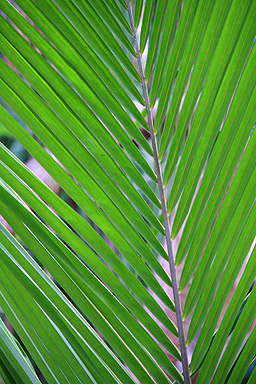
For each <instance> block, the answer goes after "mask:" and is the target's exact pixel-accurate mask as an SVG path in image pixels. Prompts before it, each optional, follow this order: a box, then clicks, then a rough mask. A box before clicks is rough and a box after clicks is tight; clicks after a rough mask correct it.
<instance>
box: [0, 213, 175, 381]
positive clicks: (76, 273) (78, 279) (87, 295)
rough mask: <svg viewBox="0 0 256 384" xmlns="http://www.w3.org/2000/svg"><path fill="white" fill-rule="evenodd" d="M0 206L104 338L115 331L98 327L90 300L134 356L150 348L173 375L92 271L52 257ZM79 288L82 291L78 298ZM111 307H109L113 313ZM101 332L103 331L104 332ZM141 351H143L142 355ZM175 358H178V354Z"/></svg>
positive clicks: (158, 350)
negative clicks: (137, 350) (69, 264)
mask: <svg viewBox="0 0 256 384" xmlns="http://www.w3.org/2000/svg"><path fill="white" fill-rule="evenodd" d="M1 209H2V212H3V213H4V214H5V212H7V214H6V215H5V216H6V217H7V216H8V220H9V222H10V225H11V226H12V228H13V229H14V230H15V232H17V233H18V234H19V236H20V237H21V238H22V240H23V241H24V242H25V243H26V244H27V245H28V246H29V248H30V249H31V251H32V252H33V253H34V254H36V255H37V257H38V258H39V260H42V263H43V264H44V266H45V267H46V269H47V270H48V271H49V272H50V273H51V274H52V275H53V276H54V277H55V278H56V279H57V281H61V284H62V287H63V288H64V289H65V291H66V292H67V293H68V295H69V296H70V297H71V299H74V300H75V299H77V298H79V306H80V308H81V310H82V311H83V312H84V313H86V315H87V316H88V317H89V319H90V320H91V321H93V324H95V326H96V325H97V326H98V327H99V328H97V329H98V330H99V331H100V332H101V334H102V335H103V336H105V338H106V340H108V339H109V338H110V340H109V344H110V345H112V344H113V343H114V342H115V336H114V335H115V334H114V335H112V333H111V330H110V329H109V327H107V330H106V331H105V327H104V329H103V328H102V319H101V317H100V318H96V319H95V316H93V314H92V308H91V307H92V306H91V304H93V308H95V309H96V311H97V312H99V313H100V314H102V315H103V318H104V319H107V320H108V324H111V326H112V327H113V328H114V330H115V331H116V332H117V333H118V335H119V336H121V337H122V339H123V340H124V342H125V344H126V345H128V346H129V348H130V349H131V350H135V351H136V349H138V348H139V352H138V353H137V354H136V356H140V360H141V362H142V363H143V364H144V362H145V359H146V361H148V354H149V352H152V355H153V356H154V357H155V358H157V361H158V362H159V363H161V365H162V367H163V368H164V369H165V370H166V372H168V373H169V374H170V375H172V376H173V377H175V376H177V374H176V373H175V372H176V370H175V368H174V367H173V366H172V364H171V365H170V361H169V360H168V358H167V357H166V355H165V353H164V352H163V351H162V349H161V348H160V347H159V346H158V345H157V344H156V342H155V341H154V340H153V339H152V338H151V336H149V335H148V334H147V333H146V332H145V330H144V328H142V327H141V326H140V325H139V324H138V323H137V322H136V320H135V319H134V317H133V316H131V314H130V313H129V312H127V310H126V309H125V308H124V306H122V305H121V304H120V303H119V301H117V300H116V298H115V297H114V296H113V295H112V294H111V293H110V292H109V290H107V289H106V288H105V286H103V285H102V284H101V283H100V282H99V281H98V280H96V279H95V277H94V275H92V274H91V273H90V272H89V271H88V272H89V274H88V273H85V272H86V271H87V269H83V271H81V267H80V268H79V269H77V270H76V269H74V267H72V269H70V267H69V266H68V265H67V264H66V263H65V262H64V263H63V261H62V260H61V259H59V258H58V257H57V256H56V255H55V257H56V260H55V259H54V257H53V255H52V254H50V253H49V252H48V251H47V250H46V248H45V247H43V246H42V244H41V243H40V242H38V240H37V239H36V238H35V237H34V236H33V235H32V234H31V232H30V231H29V230H28V229H27V228H26V227H25V226H23V224H22V223H21V222H19V221H18V220H17V218H16V216H15V215H14V214H13V213H12V212H10V210H9V209H8V208H7V207H5V206H2V207H1ZM70 261H71V259H70V258H69V259H68V262H70ZM63 271H65V272H63ZM81 272H82V273H81ZM67 276H70V278H69V281H70V283H71V286H70V283H68V281H67ZM92 279H94V284H92ZM66 284H68V285H66ZM77 287H79V289H77ZM90 287H91V288H92V289H93V291H94V292H96V294H95V293H94V292H93V291H92V290H91V288H90ZM76 292H78V294H79V296H78V297H77V294H76ZM81 292H82V293H83V295H84V296H83V297H82V299H81ZM87 300H88V301H89V303H90V304H89V308H88V305H86V302H87ZM111 311H113V313H112V312H111ZM118 318H120V321H119V319H118ZM97 319H98V320H97ZM99 321H100V322H99ZM123 325H124V326H123ZM127 330H128V331H127ZM105 332H107V334H106V335H105ZM131 332H132V333H133V336H131ZM112 336H113V337H112ZM134 337H135V338H137V340H139V342H140V343H141V346H140V345H139V344H138V346H137V343H135V342H134V340H135V339H134ZM114 345H115V343H114ZM115 346H116V345H115ZM140 347H142V348H143V349H142V350H141V349H140ZM117 351H119V353H120V348H118V349H117ZM144 353H146V356H145V357H144ZM174 355H175V356H176V353H174ZM128 357H129V356H127V352H126V353H125V358H124V359H123V360H124V361H126V363H127V364H128V362H127V358H128ZM151 359H152V357H151V356H150V355H149V360H150V368H149V369H148V370H149V372H150V371H151V370H154V364H152V360H151ZM178 359H180V358H179V355H178ZM154 361H155V360H153V362H154ZM128 365H129V364H128ZM152 374H153V373H152ZM155 375H156V376H157V377H158V375H159V373H158V372H157V373H154V375H153V376H155ZM162 379H163V378H162Z"/></svg>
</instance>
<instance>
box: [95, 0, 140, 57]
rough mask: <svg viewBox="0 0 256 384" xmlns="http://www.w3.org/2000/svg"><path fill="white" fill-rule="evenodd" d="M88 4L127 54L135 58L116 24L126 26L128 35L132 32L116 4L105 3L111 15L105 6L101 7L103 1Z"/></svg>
mask: <svg viewBox="0 0 256 384" xmlns="http://www.w3.org/2000/svg"><path fill="white" fill-rule="evenodd" d="M89 3H90V4H91V6H92V7H93V8H94V10H95V12H97V13H98V15H99V16H100V18H101V19H102V20H103V21H104V23H105V24H106V25H107V26H108V28H109V29H110V30H111V31H112V32H113V33H114V35H115V37H116V38H117V39H118V40H120V43H121V44H123V45H124V47H125V48H126V49H127V50H128V51H129V53H131V54H132V55H133V56H135V52H134V49H133V46H132V44H131V42H130V40H129V39H128V37H127V35H126V34H125V33H124V31H123V29H122V28H121V26H120V25H119V23H118V22H120V23H121V24H122V25H123V26H124V27H127V26H128V32H129V33H130V35H131V34H132V32H131V30H130V27H129V24H128V23H127V21H126V19H125V18H124V15H123V14H122V13H121V12H120V9H119V8H118V7H117V6H116V4H115V3H114V2H113V1H106V2H105V3H108V4H107V7H109V9H110V10H111V12H112V11H113V12H114V14H112V13H111V12H107V10H106V6H104V5H103V3H104V1H101V0H89Z"/></svg>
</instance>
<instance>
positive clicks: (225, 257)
mask: <svg viewBox="0 0 256 384" xmlns="http://www.w3.org/2000/svg"><path fill="white" fill-rule="evenodd" d="M252 195H253V193H251V196H250V199H252V198H253V197H252ZM243 204H244V201H241V204H239V207H238V209H237V211H236V212H235V215H234V221H235V223H236V226H234V228H233V227H232V226H231V225H230V226H229V228H228V231H227V233H226V236H225V237H224V239H223V240H222V242H221V245H220V248H219V250H218V252H217V254H216V255H215V259H214V261H213V262H212V268H211V269H210V271H209V274H208V276H207V280H206V282H205V284H203V286H204V289H203V291H200V293H198V294H197V293H196V291H195V296H196V295H197V300H198V303H197V305H196V308H195V311H194V313H193V316H192V319H191V322H190V326H189V330H188V336H187V341H188V342H191V341H192V340H193V339H194V338H195V337H196V335H197V334H198V332H199V331H200V328H201V327H202V324H203V322H204V320H205V318H206V316H207V312H208V308H209V307H210V305H211V302H212V300H213V297H214V295H215V294H216V289H218V291H217V292H218V294H219V297H221V299H219V308H218V312H219V313H220V311H221V309H222V307H223V305H224V303H225V300H226V299H227V297H228V294H229V292H230V290H231V288H232V286H233V284H234V283H235V279H236V278H237V276H238V274H239V271H240V269H241V267H242V265H243V262H244V259H245V258H246V255H247V253H248V251H249V247H250V245H251V244H252V243H253V241H254V233H253V228H254V226H255V216H254V215H255V210H256V208H255V206H254V207H253V208H252V210H251V211H250V212H249V214H248V217H247V212H246V209H243ZM244 211H245V212H244ZM243 214H244V215H245V217H244V218H243V217H242V215H243ZM239 219H240V220H243V221H244V225H243V227H242V228H241V229H240V225H239V221H238V220H239ZM201 275H202V274H201ZM221 275H222V276H221ZM199 279H200V277H199ZM220 279H221V281H220ZM217 287H218V288H217ZM190 297H191V294H190ZM198 297H200V298H199V299H198ZM187 307H188V305H187ZM185 315H186V313H184V316H185ZM215 315H216V312H215Z"/></svg>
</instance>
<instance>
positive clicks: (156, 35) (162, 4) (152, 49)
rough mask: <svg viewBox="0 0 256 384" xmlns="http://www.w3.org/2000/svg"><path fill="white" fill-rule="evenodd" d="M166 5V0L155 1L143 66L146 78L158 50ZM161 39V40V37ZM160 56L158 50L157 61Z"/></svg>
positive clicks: (166, 12)
mask: <svg viewBox="0 0 256 384" xmlns="http://www.w3.org/2000/svg"><path fill="white" fill-rule="evenodd" d="M166 7H167V1H166V0H160V1H158V2H157V6H156V13H155V17H154V23H153V27H152V33H151V36H150V40H149V46H148V57H147V61H146V67H145V78H146V80H148V79H149V76H150V74H151V70H152V67H153V64H154V62H155V60H156V56H157V52H158V48H159V39H160V33H161V29H162V23H163V19H164V16H165V14H166V15H168V9H167V10H166ZM166 18H167V16H166ZM170 25H171V24H169V25H168V26H169V29H170V30H171V28H170ZM162 40H163V38H162ZM162 40H161V42H162ZM161 57H162V55H161V54H160V52H159V55H158V60H159V61H160V58H161Z"/></svg>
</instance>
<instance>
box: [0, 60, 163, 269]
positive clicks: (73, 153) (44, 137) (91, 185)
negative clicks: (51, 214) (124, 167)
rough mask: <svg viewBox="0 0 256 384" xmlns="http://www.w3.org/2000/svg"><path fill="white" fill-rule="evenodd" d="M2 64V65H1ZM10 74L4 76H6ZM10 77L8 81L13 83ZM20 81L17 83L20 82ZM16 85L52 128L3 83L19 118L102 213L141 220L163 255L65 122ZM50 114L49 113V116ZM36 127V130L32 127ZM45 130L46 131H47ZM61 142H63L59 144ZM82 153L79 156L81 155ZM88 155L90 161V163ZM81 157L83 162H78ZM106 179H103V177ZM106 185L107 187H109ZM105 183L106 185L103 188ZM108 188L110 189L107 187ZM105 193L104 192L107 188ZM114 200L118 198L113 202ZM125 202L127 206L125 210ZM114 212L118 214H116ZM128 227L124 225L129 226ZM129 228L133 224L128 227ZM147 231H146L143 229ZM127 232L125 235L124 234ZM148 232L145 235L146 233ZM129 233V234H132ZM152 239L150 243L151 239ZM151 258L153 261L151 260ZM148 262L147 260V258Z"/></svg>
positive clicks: (140, 242)
mask: <svg viewBox="0 0 256 384" xmlns="http://www.w3.org/2000/svg"><path fill="white" fill-rule="evenodd" d="M0 64H1V63H0ZM6 74H7V72H6V73H5V75H6ZM11 77H12V73H10V78H11ZM10 78H9V79H8V80H10ZM17 80H18V81H17ZM17 80H16V84H14V83H13V86H14V87H16V86H17V85H18V88H17V91H18V92H20V90H21V89H22V88H23V87H25V88H26V92H27V93H30V102H31V107H32V108H36V109H37V111H38V112H39V114H40V116H41V118H42V119H44V120H45V122H46V123H47V124H48V127H49V129H47V128H46V125H45V124H44V123H42V122H41V119H40V117H39V118H38V117H37V116H36V115H35V114H33V113H31V110H30V109H29V108H28V107H26V106H25V104H24V103H20V101H19V100H18V99H17V98H15V96H14V94H12V96H11V94H10V89H9V90H8V89H7V88H6V87H5V86H4V84H2V86H3V87H2V92H3V93H4V94H5V96H6V97H7V98H8V103H9V104H10V105H13V107H14V108H15V109H16V110H17V111H18V113H19V114H20V116H22V118H23V120H24V121H26V123H27V124H28V125H29V126H31V128H32V129H34V132H35V133H36V135H37V136H38V137H39V138H40V140H41V141H42V142H43V143H45V144H46V145H47V146H48V148H49V149H50V150H51V152H52V153H53V154H55V155H56V157H57V158H58V159H59V161H60V162H61V163H62V164H63V165H64V166H65V167H66V168H67V169H68V170H69V172H70V173H71V174H72V176H73V177H75V178H76V180H77V181H78V182H79V183H80V185H82V186H83V187H84V188H85V190H86V191H87V193H88V194H89V195H90V196H91V197H93V198H94V199H95V201H98V203H99V205H100V206H101V208H102V209H103V211H104V212H105V213H106V214H107V215H110V217H111V216H112V219H113V220H114V222H115V221H116V220H118V223H119V226H120V225H121V224H122V223H125V222H126V223H127V218H129V217H130V219H132V222H133V224H135V222H136V221H137V220H138V226H137V228H138V229H139V232H140V233H141V234H142V235H143V236H144V237H145V239H148V240H149V242H151V240H153V243H155V246H156V248H157V249H159V250H160V252H163V251H164V250H163V248H162V246H161V245H160V243H159V242H158V240H157V239H156V237H155V236H154V235H153V234H152V232H151V230H150V229H149V228H148V226H147V225H146V224H145V222H144V221H143V219H142V218H141V217H140V216H139V215H138V213H136V211H135V210H132V206H131V205H130V204H129V203H128V201H127V200H126V198H125V196H124V195H122V194H121V192H120V190H119V189H118V188H117V187H114V186H113V184H112V183H111V182H110V180H109V179H108V178H107V175H106V174H105V176H103V175H104V174H103V173H102V169H100V168H99V166H98V164H97V163H96V162H94V161H93V158H92V156H90V154H89V152H88V151H87V150H86V148H85V147H84V146H83V145H82V144H81V143H79V142H78V141H77V140H76V138H74V137H72V136H71V135H70V134H69V132H68V131H66V130H65V128H64V125H63V123H61V122H59V121H57V119H56V116H54V115H53V114H52V113H51V111H50V110H49V109H48V108H47V106H46V105H45V104H44V103H43V102H42V101H41V99H39V98H38V97H37V96H36V95H35V93H34V92H33V91H32V90H30V89H29V88H28V87H27V86H26V85H25V84H24V83H23V82H20V84H18V83H19V79H18V78H17ZM49 113H50V114H49ZM53 121H55V124H56V126H55V129H54V132H53V131H52V130H51V127H52V122H53ZM33 127H34V128H33ZM45 128H46V129H45ZM57 132H58V136H59V137H60V138H57V136H55V135H56V133H57ZM60 139H61V140H62V143H61V141H60ZM79 153H80V155H79ZM88 156H89V159H90V160H89V161H88ZM78 157H80V159H78ZM88 164H90V166H91V167H92V169H93V167H94V165H95V166H96V168H97V171H96V173H95V176H97V177H98V178H99V179H98V181H99V183H100V185H101V186H100V185H98V184H96V183H97V181H96V180H93V178H92V177H91V176H90V174H89V173H90V172H91V171H92V169H91V171H89V173H88V171H87V170H86V167H87V166H88ZM102 177H103V178H102ZM106 182H107V184H106ZM102 183H103V184H105V186H103V185H102ZM107 185H109V188H108V187H107ZM102 187H103V188H102ZM106 187H107V189H106V192H105V188H106ZM108 193H110V195H112V194H113V193H114V194H115V193H117V194H118V195H119V197H118V199H117V200H116V202H117V204H120V208H121V210H122V211H123V213H124V212H125V210H124V208H125V206H126V208H127V211H126V213H125V214H126V215H127V218H126V217H124V215H123V213H122V212H121V211H119V210H118V209H117V206H116V205H115V204H114V203H113V202H112V203H110V204H109V203H107V200H108V201H109V202H110V200H111V197H110V196H109V197H107V194H108ZM114 200H115V199H114ZM123 203H125V204H124V207H123ZM114 211H115V213H114ZM126 225H127V224H125V226H126ZM129 226H130V225H129ZM143 228H145V231H144V230H143ZM123 231H124V232H123ZM144 232H145V233H144ZM122 233H123V234H125V233H126V236H128V237H130V239H131V240H132V242H134V241H135V243H134V244H136V245H135V248H137V247H138V246H139V248H140V247H142V249H143V251H142V249H141V251H142V252H141V254H142V255H144V257H146V258H147V256H146V255H148V262H149V265H150V264H151V262H152V263H154V264H156V265H158V262H157V261H156V259H155V257H154V256H153V255H152V253H151V252H150V250H149V249H148V247H147V246H146V244H145V242H144V241H143V240H142V238H141V237H140V236H139V234H136V233H135V232H134V233H133V236H130V235H131V233H130V230H129V231H127V230H125V228H124V227H123V230H122ZM129 233H130V235H129ZM150 239H151V240H150ZM150 259H151V261H150ZM145 260H146V259H145Z"/></svg>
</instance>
